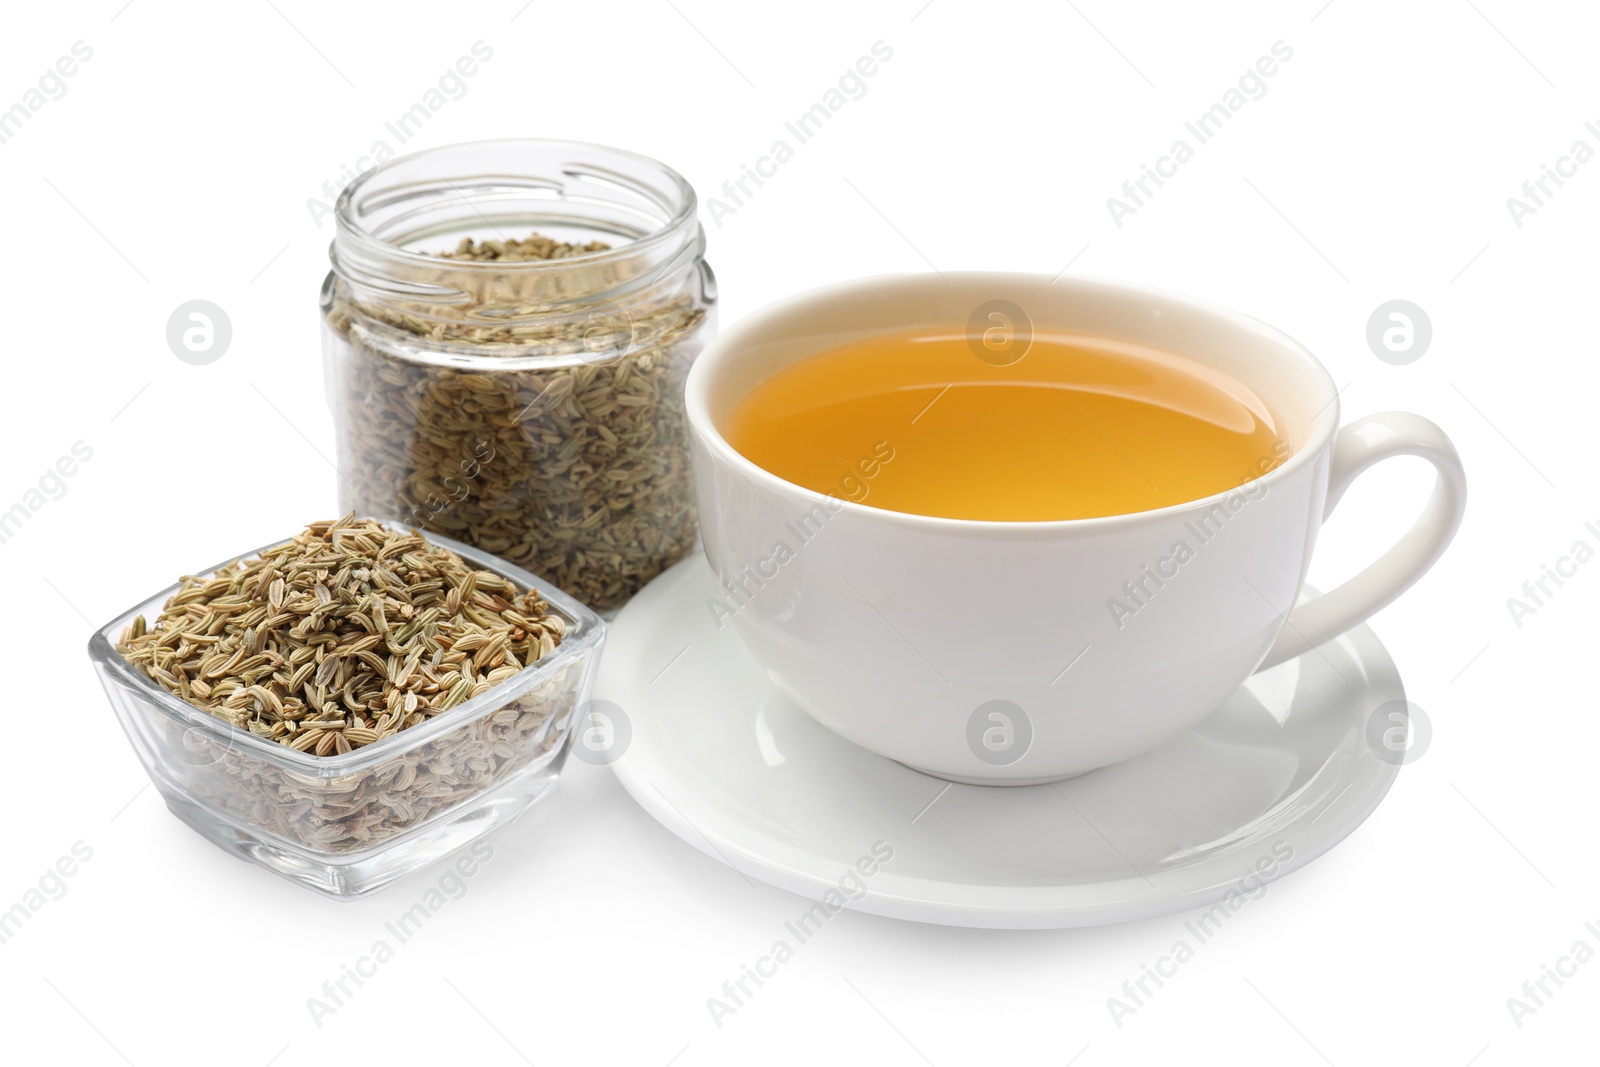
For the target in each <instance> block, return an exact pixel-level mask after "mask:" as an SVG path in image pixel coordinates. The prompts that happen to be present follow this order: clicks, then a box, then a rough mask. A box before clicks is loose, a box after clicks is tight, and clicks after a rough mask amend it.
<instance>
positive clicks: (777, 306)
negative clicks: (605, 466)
mask: <svg viewBox="0 0 1600 1067" xmlns="http://www.w3.org/2000/svg"><path fill="white" fill-rule="evenodd" d="M954 281H974V282H980V281H981V282H989V283H992V284H995V285H996V287H997V288H1002V287H1003V286H1004V285H1005V284H1008V283H1009V284H1022V285H1037V284H1039V283H1041V282H1042V283H1043V284H1045V285H1047V286H1052V287H1054V286H1056V285H1057V284H1058V283H1059V284H1061V286H1062V287H1061V290H1060V291H1061V292H1067V291H1069V290H1070V289H1071V288H1073V287H1074V286H1076V287H1077V288H1079V289H1080V290H1081V291H1089V292H1094V291H1108V290H1109V291H1115V292H1118V293H1123V294H1135V295H1140V296H1144V297H1148V298H1151V299H1154V300H1159V301H1163V302H1165V303H1167V304H1168V305H1171V306H1175V307H1182V308H1185V309H1188V310H1190V311H1194V312H1199V313H1201V314H1204V315H1209V316H1211V317H1212V318H1216V319H1221V320H1223V321H1225V322H1228V323H1230V324H1233V325H1235V326H1239V327H1243V328H1246V329H1248V330H1249V331H1250V332H1252V333H1256V334H1258V335H1261V336H1263V337H1265V338H1267V339H1268V340H1270V341H1272V342H1274V343H1275V344H1277V345H1278V346H1279V347H1280V348H1282V349H1284V350H1285V351H1286V352H1288V353H1291V354H1293V355H1294V356H1296V357H1298V358H1299V360H1300V361H1301V363H1302V364H1304V365H1305V366H1306V367H1307V368H1308V369H1309V370H1310V371H1311V373H1312V375H1313V376H1314V377H1315V378H1316V379H1317V380H1318V385H1319V387H1320V391H1321V393H1322V394H1323V396H1324V397H1325V398H1326V399H1325V401H1324V403H1323V404H1322V406H1321V407H1320V408H1319V409H1318V410H1317V411H1316V412H1315V413H1314V414H1312V415H1311V417H1310V420H1309V421H1310V423H1311V434H1310V437H1309V438H1308V440H1307V441H1306V443H1305V445H1304V446H1302V447H1301V448H1299V449H1296V450H1295V452H1294V454H1293V455H1292V456H1290V457H1289V459H1288V460H1286V461H1285V462H1283V463H1282V464H1280V465H1278V466H1276V467H1274V468H1273V469H1272V470H1270V471H1267V472H1266V473H1265V474H1262V475H1261V476H1260V477H1257V478H1253V479H1251V480H1250V481H1248V482H1244V483H1241V484H1240V485H1236V486H1232V487H1231V488H1228V489H1224V490H1220V491H1218V492H1216V493H1212V494H1210V495H1209V496H1203V497H1197V498H1195V499H1194V500H1183V501H1179V502H1178V503H1176V504H1167V505H1164V506H1163V507H1159V508H1151V509H1149V510H1147V511H1129V512H1123V513H1120V514H1116V515H1097V516H1092V517H1089V518H1078V519H1021V520H1010V519H957V518H949V517H946V516H942V515H919V514H915V513H913V512H908V511H892V510H889V509H888V508H878V507H873V506H871V505H869V504H861V503H857V502H855V501H853V500H846V499H844V498H843V497H839V496H835V495H832V494H829V493H821V492H818V491H817V490H815V489H809V488H807V487H806V486H803V485H799V484H797V483H795V482H791V481H789V480H787V479H785V478H780V477H778V476H777V475H776V474H773V473H772V472H771V471H768V470H767V469H766V468H764V467H761V466H759V465H758V464H756V463H755V462H753V461H751V460H750V459H747V458H746V457H745V456H744V455H743V454H742V453H740V452H739V450H738V449H736V448H734V447H733V445H732V444H731V443H730V442H729V441H728V439H727V438H726V437H724V436H723V435H722V431H721V430H719V429H718V428H717V426H716V424H715V422H714V421H713V420H712V418H711V412H710V399H709V393H710V383H711V380H712V377H713V376H714V375H715V374H716V373H717V368H718V364H721V363H724V362H726V361H727V360H729V359H732V358H734V357H733V356H731V355H729V353H730V352H731V351H733V350H734V349H735V347H736V346H737V345H739V344H740V343H742V342H743V340H744V335H745V334H747V333H749V332H751V331H753V330H755V329H757V328H759V327H761V326H762V325H764V324H765V323H767V322H769V321H771V320H772V319H774V318H777V317H778V316H780V315H783V314H785V313H788V312H792V311H795V310H798V309H800V308H802V307H804V306H806V305H808V304H809V305H817V304H821V303H825V302H827V301H829V300H831V299H833V298H836V297H842V296H846V295H849V294H852V293H856V292H858V291H860V290H862V289H864V288H868V287H871V286H874V285H885V284H893V283H902V284H904V283H917V282H921V283H923V284H927V285H930V286H931V285H934V284H937V285H948V284H951V283H952V282H954ZM889 328H890V327H887V326H886V330H887V329H889ZM1179 354H1180V355H1181V354H1182V353H1181V352H1180V353H1179ZM1247 384H1248V383H1247ZM1340 392H1341V390H1340V389H1339V388H1338V387H1337V386H1336V385H1335V384H1334V381H1333V376H1332V375H1331V374H1329V373H1328V368H1327V367H1325V366H1323V364H1322V361H1321V360H1319V359H1317V357H1316V356H1314V355H1312V353H1311V350H1310V349H1308V348H1306V346H1305V345H1303V344H1301V343H1300V342H1299V341H1297V340H1295V339H1294V338H1293V337H1290V336H1289V335H1288V334H1287V333H1285V332H1284V331H1282V330H1280V329H1279V328H1278V327H1276V326H1273V325H1271V324H1270V323H1267V322H1263V321H1262V320H1261V319H1258V318H1256V317H1254V316H1253V315H1246V314H1244V313H1243V312H1239V311H1234V310H1232V309H1231V308H1226V307H1223V306H1222V305H1220V304H1215V303H1212V302H1211V301H1208V300H1201V299H1198V298H1196V297H1190V296H1184V295H1183V294H1180V293H1175V292H1173V291H1171V290H1169V289H1162V288H1159V287H1157V286H1151V285H1144V284H1141V283H1138V282H1128V281H1123V280H1121V279H1116V278H1107V277H1101V276H1098V275H1086V274H1072V275H1065V276H1058V277H1057V278H1055V279H1051V278H1049V277H1047V276H1046V275H1044V274H1037V273H1028V272H1020V271H941V272H938V273H933V274H929V273H926V272H915V271H904V272H899V273H894V274H876V275H866V276H863V277H859V278H853V279H850V280H847V281H842V282H833V283H830V284H828V285H822V286H817V287H815V288H812V289H807V290H804V291H802V292H799V293H795V294H792V295H790V296H786V297H783V298H781V299H779V300H776V301H774V302H772V303H769V304H766V305H764V306H762V307H761V308H759V309H758V310H756V311H753V312H751V313H750V314H748V315H746V316H745V317H744V318H742V319H740V320H739V321H738V322H736V323H735V324H734V325H733V326H731V327H729V328H728V329H726V330H723V331H722V332H721V333H719V334H718V335H717V336H716V337H714V338H713V339H712V340H711V343H710V344H708V345H707V346H706V348H705V350H704V351H702V352H701V353H700V355H699V357H698V358H696V359H695V361H694V364H693V366H692V367H691V368H690V370H689V376H688V379H687V381H686V382H685V383H684V405H685V411H686V413H687V414H688V418H689V425H690V427H691V428H692V429H693V430H694V432H695V434H696V436H697V437H699V439H700V440H701V442H702V443H703V444H705V445H706V446H707V447H708V448H709V449H710V450H711V451H712V452H713V453H714V454H715V455H716V457H717V458H718V459H719V460H720V461H721V462H723V463H725V464H729V465H731V466H732V467H734V468H735V469H736V470H737V471H738V472H739V473H740V474H741V475H742V476H744V477H745V479H746V480H754V481H755V482H756V483H757V484H759V485H762V486H764V487H766V488H768V489H774V490H778V491H783V492H788V493H790V494H794V495H797V496H799V497H801V498H803V499H805V500H809V501H812V502H814V503H816V504H819V505H821V506H822V507H825V508H828V509H829V510H831V511H833V512H834V513H836V514H837V513H839V512H841V511H843V512H846V513H854V514H857V515H860V516H862V517H872V518H875V519H877V520H878V521H881V522H888V523H891V524H894V525H898V526H901V527H905V528H910V529H921V530H926V531H943V532H946V533H971V534H976V535H981V536H985V537H993V536H1002V535H1013V536H1019V537H1024V538H1026V537H1034V536H1051V535H1056V534H1063V533H1085V534H1088V533H1101V532H1110V531H1113V530H1118V529H1123V528H1127V527H1130V526H1136V525H1139V524H1142V523H1145V522H1148V521H1152V520H1159V519H1162V518H1165V517H1167V516H1171V515H1176V514H1181V513H1183V512H1186V511H1191V510H1206V509H1208V508H1210V507H1213V506H1215V505H1216V504H1217V503H1219V502H1221V501H1223V500H1226V499H1227V498H1228V497H1230V496H1232V495H1233V494H1234V493H1237V492H1239V490H1240V489H1241V488H1243V487H1244V486H1246V485H1251V486H1253V485H1264V486H1267V487H1268V489H1269V491H1270V488H1271V486H1272V485H1273V484H1275V483H1278V482H1283V481H1285V480H1287V479H1288V478H1290V477H1292V476H1293V475H1294V474H1295V472H1297V471H1299V470H1300V469H1301V468H1303V467H1305V466H1307V465H1309V464H1311V463H1314V462H1316V461H1317V459H1318V458H1319V457H1320V456H1322V455H1323V454H1325V453H1326V452H1327V451H1328V449H1329V447H1330V445H1331V444H1332V441H1333V435H1334V433H1335V432H1336V431H1337V429H1338V427H1339V415H1340V404H1339V394H1340Z"/></svg>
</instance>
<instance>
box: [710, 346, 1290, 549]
mask: <svg viewBox="0 0 1600 1067" xmlns="http://www.w3.org/2000/svg"><path fill="white" fill-rule="evenodd" d="M724 432H725V434H726V436H727V439H728V441H729V443H730V444H732V445H733V447H734V448H735V449H737V450H738V451H739V452H740V453H741V454H742V455H744V456H745V457H746V458H748V459H750V460H751V461H752V462H754V463H755V464H756V465H757V466H760V467H762V468H764V469H765V470H767V471H770V472H771V473H773V474H776V475H777V476H778V477H780V478H783V479H785V480H787V481H790V482H794V483H796V484H798V485H802V486H805V487H807V488H809V489H813V490H816V491H818V492H822V493H833V494H835V495H837V496H839V497H842V498H844V499H847V500H854V501H857V502H859V503H863V504H867V505H869V506H872V507H879V508H886V509H889V510H892V511H904V512H911V513H913V514H918V515H934V516H942V517H945V518H956V519H988V520H1002V521H1019V522H1020V521H1039V520H1054V519H1079V518H1091V517H1096V516H1103V515H1119V514H1126V513H1130V512H1137V511H1147V510H1150V509H1152V508H1159V507H1165V506H1168V505H1170V504H1178V503H1183V502H1185V501H1189V500H1197V499H1200V498H1201V497H1206V496H1210V495H1212V494H1213V493H1218V492H1222V491H1224V490H1228V489H1232V488H1235V487H1237V486H1239V485H1241V484H1243V483H1244V482H1247V481H1250V480H1251V479H1253V478H1256V477H1259V476H1260V475H1261V474H1262V473H1264V472H1265V471H1267V470H1270V469H1272V468H1273V467H1275V466H1277V465H1278V464H1279V463H1281V462H1283V460H1284V459H1286V458H1287V457H1288V455H1289V446H1288V444H1287V443H1286V442H1285V441H1283V440H1282V439H1281V436H1280V433H1279V432H1278V430H1277V428H1276V426H1275V421H1274V419H1273V416H1272V413H1271V412H1270V411H1269V410H1268V408H1267V406H1266V404H1265V403H1263V402H1262V400H1261V399H1260V397H1258V396H1257V395H1256V394H1255V393H1254V392H1252V391H1251V390H1250V389H1249V388H1247V387H1246V386H1245V385H1244V384H1243V383H1241V382H1239V381H1238V380H1236V379H1235V378H1233V377H1231V376H1229V375H1227V374H1224V373H1222V372H1220V371H1217V370H1215V369H1213V368H1210V367H1206V366H1204V365H1202V364H1199V363H1197V362H1195V361H1192V360H1189V359H1185V358H1184V357H1181V356H1177V355H1173V354H1171V353H1167V352H1161V351H1156V350H1153V349H1148V348H1142V347H1138V346H1133V345H1128V344H1124V343H1120V342H1113V341H1107V340H1103V339H1097V338H1091V337H1080V336H1064V335H1063V336H1049V335H1041V336H1035V337H1034V338H1033V341H1032V344H1031V346H1030V347H1029V348H1028V350H1027V352H1026V354H1025V355H1023V357H1022V358H1021V359H1019V360H1017V361H1016V362H1015V363H1012V364H1010V365H1007V366H994V365H992V364H991V363H988V362H985V361H984V360H982V359H980V358H979V357H978V356H977V355H976V354H975V353H974V350H973V349H972V347H970V346H969V344H968V342H967V338H966V336H965V334H964V333H962V332H960V331H958V330H952V331H950V332H949V333H948V334H931V333H929V332H926V331H924V332H919V333H916V334H903V335H885V336H878V337H873V338H870V339H867V340H864V341H859V342H856V343H853V344H849V345H846V346H843V347H840V348H835V349H832V350H829V351H825V352H821V353H818V354H817V355H814V356H809V357H807V358H805V359H803V360H801V361H800V362H798V363H795V364H792V365H791V366H789V367H786V368H784V369H783V370H781V371H779V372H778V373H776V374H774V375H773V376H771V377H770V378H768V379H766V380H765V381H763V382H761V383H760V384H758V385H757V386H756V387H755V388H754V389H753V390H751V392H750V393H749V394H748V395H746V396H745V397H743V398H742V399H741V400H740V402H739V404H738V405H737V406H736V407H735V409H734V410H733V412H732V413H731V416H730V418H729V420H728V424H727V425H726V426H725V427H724Z"/></svg>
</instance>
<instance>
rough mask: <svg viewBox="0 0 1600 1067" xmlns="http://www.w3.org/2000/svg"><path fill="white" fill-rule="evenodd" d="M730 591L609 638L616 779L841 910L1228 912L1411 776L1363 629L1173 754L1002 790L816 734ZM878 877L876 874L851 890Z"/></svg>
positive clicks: (1062, 922) (922, 914) (1034, 918)
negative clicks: (1206, 908)
mask: <svg viewBox="0 0 1600 1067" xmlns="http://www.w3.org/2000/svg"><path fill="white" fill-rule="evenodd" d="M716 592H717V587H716V585H715V583H714V581H713V579H712V576H711V571H710V568H709V567H708V565H707V564H706V562H705V559H704V558H703V557H701V556H699V555H696V556H694V557H692V558H691V559H688V560H685V561H684V562H682V563H680V564H678V565H677V566H676V567H673V568H672V569H671V570H670V571H668V572H667V573H665V574H663V575H662V576H661V577H660V578H658V579H656V581H654V582H653V583H651V585H650V586H649V587H648V588H647V589H645V590H644V591H643V592H641V593H640V594H639V595H638V596H637V597H635V598H634V600H633V601H632V602H631V603H629V604H628V606H627V607H626V608H624V609H623V610H622V612H621V613H620V614H619V615H618V616H617V618H616V621H615V622H614V623H613V624H612V626H611V633H610V636H609V638H608V639H607V642H606V650H605V656H604V660H603V662H602V665H601V669H600V675H599V678H598V680H597V682H596V688H595V698H596V700H606V701H611V702H613V703H614V704H615V705H617V707H618V708H620V709H621V711H622V715H623V722H622V723H620V724H617V725H616V727H615V734H614V736H615V738H616V741H617V744H616V752H615V753H614V754H613V755H614V757H615V758H614V760H613V762H612V766H613V768H614V769H615V770H616V772H617V775H618V776H619V777H620V778H621V779H622V783H623V785H624V786H626V788H627V790H628V792H629V793H631V794H632V795H633V797H634V799H636V800H637V801H638V802H639V803H640V804H642V805H643V806H644V808H645V810H646V811H648V812H650V814H651V815H653V816H655V817H656V818H657V819H659V820H660V821H661V822H662V823H663V824H665V825H666V826H667V827H668V828H669V829H671V830H672V831H673V832H674V833H676V834H677V835H678V836H679V837H682V838H683V839H684V840H685V841H687V842H689V843H690V844H692V845H694V846H695V847H696V848H699V849H700V850H701V851H703V852H706V853H708V854H709V855H712V856H714V857H716V858H717V859H719V860H721V861H723V862H724V863H727V864H730V865H731V866H733V867H735V868H737V869H738V870H740V871H742V872H744V873H745V874H746V875H748V876H750V877H752V878H759V879H761V880H763V881H766V882H770V883H772V884H773V885H777V886H781V887H782V888H784V889H788V890H790V891H792V892H795V893H799V894H801V895H803V896H807V897H811V898H813V899H817V900H821V901H825V902H827V903H828V904H829V905H830V906H834V905H840V904H841V903H842V904H843V906H848V907H852V908H855V909H858V910H861V911H867V912H872V913H875V914H878V915H886V916H891V917H894V918H899V919H913V920H917V921H920V922H930V923H943V924H946V925H951V926H975V927H994V928H1014V929H1042V928H1053V927H1067V926H1092V925H1098V924H1102V923H1113V922H1123V921H1127V920H1131V919H1140V918H1146V917H1148V916H1152V915H1160V914H1165V913H1168V912H1174V911H1181V910H1184V909H1187V908H1193V907H1198V906H1201V905H1206V904H1211V903H1213V902H1216V901H1219V900H1223V899H1224V898H1229V899H1230V901H1231V899H1232V895H1237V894H1243V895H1246V896H1248V895H1253V894H1255V893H1258V892H1259V887H1260V885H1261V884H1263V883H1264V882H1266V881H1270V880H1272V879H1274V878H1277V877H1280V876H1281V875H1283V874H1285V873H1287V872H1288V871H1291V870H1294V869H1296V868H1298V867H1301V866H1304V865H1305V864H1307V863H1309V862H1310V861H1311V860H1313V859H1315V858H1316V857H1318V856H1320V855H1321V854H1322V853H1324V852H1326V851H1327V850H1328V849H1330V848H1332V847H1333V846H1334V845H1335V844H1337V843H1338V842H1339V841H1340V840H1342V839H1343V838H1344V837H1345V836H1346V835H1347V834H1349V833H1350V832H1351V831H1352V830H1354V829H1355V828H1356V827H1357V826H1358V825H1360V824H1361V822H1362V820H1364V819H1365V818H1366V817H1367V816H1368V815H1369V814H1371V812H1372V810H1373V809H1374V808H1375V807H1377V805H1378V802H1379V801H1380V800H1382V799H1383V796H1384V794H1385V793H1386V792H1387V791H1388V789H1389V786H1390V784H1391V783H1393V781H1394V779H1395V777H1396V775H1397V774H1398V773H1399V770H1400V767H1399V765H1398V763H1396V762H1393V761H1391V760H1386V759H1380V758H1379V757H1378V756H1377V755H1375V754H1374V749H1373V747H1372V746H1371V745H1369V743H1368V740H1367V737H1368V731H1369V721H1370V720H1371V719H1372V718H1373V715H1374V712H1375V711H1376V709H1378V708H1380V707H1381V706H1383V705H1384V704H1386V703H1387V702H1389V701H1394V700H1402V699H1404V693H1403V691H1402V689H1401V685H1400V677H1399V674H1398V672H1397V671H1396V670H1395V666H1394V663H1393V662H1392V661H1391V660H1390V659H1389V656H1388V653H1387V652H1385V650H1384V648H1383V646H1382V644H1380V643H1379V641H1378V639H1377V637H1376V636H1375V635H1374V634H1373V633H1372V631H1371V630H1369V629H1367V628H1366V627H1360V628H1358V629H1356V630H1353V631H1351V632H1350V633H1348V634H1346V635H1345V636H1344V637H1341V638H1339V639H1337V640H1335V641H1332V642H1330V643H1328V644H1326V645H1323V646H1322V647H1321V648H1320V649H1316V650H1314V651H1312V652H1310V653H1308V654H1306V655H1304V656H1302V657H1300V658H1299V659H1296V660H1291V661H1289V662H1287V663H1284V664H1281V665H1280V666H1278V667H1275V668H1273V669H1272V670H1270V671H1265V672H1263V673H1261V674H1258V675H1256V676H1255V677H1254V678H1252V679H1251V680H1250V681H1249V683H1248V684H1247V685H1246V686H1245V687H1244V688H1243V689H1241V690H1240V691H1239V692H1238V693H1236V694H1235V695H1234V696H1233V697H1232V698H1231V699H1230V700H1229V701H1228V703H1227V704H1226V705H1224V706H1223V707H1222V709H1221V710H1219V711H1218V712H1217V713H1216V714H1215V715H1213V716H1212V717H1211V718H1210V719H1208V720H1206V721H1205V722H1204V723H1203V724H1201V726H1199V727H1198V728H1197V729H1195V730H1193V731H1191V732H1190V733H1187V734H1184V735H1183V736H1181V737H1179V738H1177V739H1175V740H1174V741H1172V742H1170V743H1168V744H1167V745H1165V746H1163V747H1162V748H1160V749H1157V750H1156V751H1154V752H1149V753H1146V754H1145V755H1143V756H1139V757H1136V758H1134V759H1131V760H1128V761H1127V762H1125V763H1121V764H1118V765H1116V766H1114V767H1107V768H1104V769H1102V770H1098V771H1092V772H1090V773H1088V774H1085V775H1082V776H1080V777H1078V778H1074V779H1072V780H1070V781H1065V782H1059V783H1056V784H1054V785H1037V786H1020V787H1012V788H997V787H986V786H972V785H955V784H951V783H948V782H945V781H943V780H942V779H938V778H932V777H929V776H928V775H925V774H921V773H919V772H917V771H913V770H910V769H909V768H906V767H903V766H901V765H900V764H898V763H895V762H894V761H892V760H889V759H885V758H884V757H882V756H878V755H876V754H874V753H872V752H868V751H867V750H865V749H863V748H858V747H857V746H856V745H854V744H852V743H851V742H849V741H846V740H844V739H843V738H841V737H839V736H837V735H836V734H834V733H832V732H831V731H829V730H828V729H827V728H826V727H823V726H821V725H820V724H818V723H817V722H815V721H814V720H813V719H812V718H811V717H810V716H808V715H807V714H806V713H805V712H803V711H802V710H800V708H799V707H798V706H796V705H795V704H794V703H793V702H792V701H790V700H789V699H788V698H787V697H785V696H783V695H782V694H780V693H779V692H778V691H777V689H776V688H774V687H773V685H772V684H771V683H770V682H769V681H768V680H767V678H766V675H765V672H764V671H763V670H762V669H761V667H760V666H759V665H758V664H757V663H756V662H755V660H754V659H752V658H751V656H750V654H749V653H748V652H747V651H746V649H745V646H744V644H743V643H742V642H741V641H740V639H739V637H738V635H737V634H736V633H735V632H734V628H733V626H732V625H731V624H726V625H724V626H723V628H722V629H721V630H718V629H717V627H716V625H715V623H714V621H713V620H712V617H711V615H710V613H709V612H708V610H707V608H706V602H707V599H708V598H710V597H712V596H714V595H715V594H716ZM724 622H725V623H726V620H724ZM601 707H604V705H601ZM874 846H877V850H878V854H879V855H881V854H882V853H883V852H884V851H885V849H886V848H887V849H892V851H893V857H892V859H889V860H888V861H886V862H881V863H880V862H877V861H876V860H875V859H874ZM863 859H864V860H865V862H863V863H861V865H860V866H861V869H862V870H866V869H871V873H870V874H869V875H863V874H861V873H860V872H859V871H857V873H856V874H855V875H852V874H851V872H852V870H855V869H856V868H857V864H858V861H862V860H863ZM841 882H842V883H843V889H842V890H841ZM858 884H864V886H865V892H864V894H863V893H862V892H861V891H860V890H858V889H857V885H858ZM830 891H832V892H831V894H830ZM1224 906H1226V905H1224ZM834 910H837V907H834Z"/></svg>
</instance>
